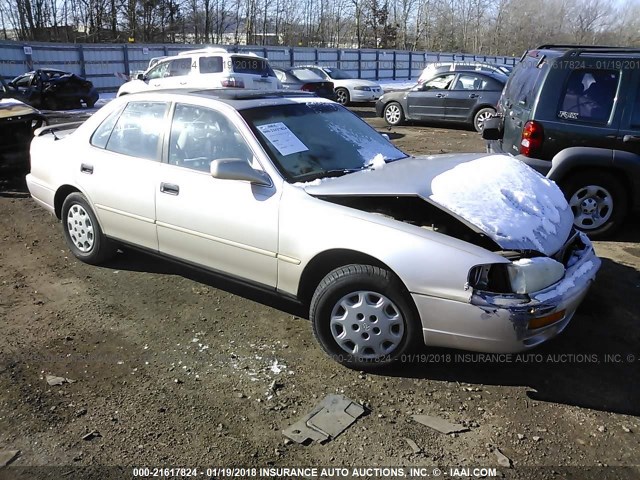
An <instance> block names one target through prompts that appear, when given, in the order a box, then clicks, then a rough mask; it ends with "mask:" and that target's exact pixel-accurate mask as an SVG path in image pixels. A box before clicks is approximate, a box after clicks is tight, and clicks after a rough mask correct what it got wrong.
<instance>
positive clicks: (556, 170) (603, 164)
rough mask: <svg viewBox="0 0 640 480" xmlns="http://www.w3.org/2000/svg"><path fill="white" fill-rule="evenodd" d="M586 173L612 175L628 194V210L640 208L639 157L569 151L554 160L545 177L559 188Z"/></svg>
mask: <svg viewBox="0 0 640 480" xmlns="http://www.w3.org/2000/svg"><path fill="white" fill-rule="evenodd" d="M586 172H592V173H595V174H597V173H601V172H607V173H609V174H611V175H613V176H614V177H615V178H616V180H618V181H619V182H620V183H621V185H622V186H623V187H624V188H625V190H626V192H627V194H628V195H627V201H628V207H629V209H633V208H636V209H637V208H639V207H640V161H638V155H635V154H633V153H630V152H623V151H618V150H609V149H604V148H589V147H571V148H567V149H565V150H562V151H561V152H560V153H558V154H557V155H556V156H555V157H554V158H553V160H552V167H551V170H550V171H549V173H548V174H547V177H548V178H550V179H551V180H553V181H554V182H556V183H558V184H559V185H562V184H564V183H566V182H567V180H568V179H569V178H571V177H572V176H574V175H576V174H578V173H580V174H582V173H586Z"/></svg>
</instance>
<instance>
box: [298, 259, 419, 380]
mask: <svg viewBox="0 0 640 480" xmlns="http://www.w3.org/2000/svg"><path fill="white" fill-rule="evenodd" d="M309 318H310V320H311V324H312V326H313V334H314V336H315V337H316V339H317V340H318V342H319V343H320V345H321V346H322V348H323V349H324V351H325V352H326V353H327V354H328V355H329V356H330V357H332V358H333V359H334V360H336V361H337V362H338V363H341V364H342V365H344V366H346V367H349V368H353V369H358V370H363V369H373V368H380V367H384V366H387V365H389V364H392V363H394V362H396V361H397V360H399V359H400V358H401V357H402V356H403V355H404V354H405V353H407V352H408V351H410V350H411V349H413V347H414V346H415V345H416V343H417V340H418V339H419V338H422V335H421V328H420V324H419V320H418V316H417V313H416V311H415V306H414V305H413V303H412V302H411V299H410V297H409V295H408V293H407V291H406V289H405V287H404V285H403V284H402V282H401V281H400V279H399V278H398V277H397V276H396V275H395V274H393V273H392V272H390V271H388V270H386V269H383V268H380V267H374V266H372V265H346V266H344V267H340V268H337V269H335V270H333V271H332V272H330V273H329V274H328V275H327V276H326V277H324V279H323V280H322V281H321V282H320V284H319V285H318V287H317V288H316V291H315V293H314V295H313V298H312V300H311V307H310V315H309Z"/></svg>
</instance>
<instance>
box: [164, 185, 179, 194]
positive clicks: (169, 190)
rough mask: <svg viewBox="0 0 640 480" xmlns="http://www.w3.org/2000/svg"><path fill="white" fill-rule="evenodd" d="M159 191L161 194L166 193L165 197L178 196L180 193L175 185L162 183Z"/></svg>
mask: <svg viewBox="0 0 640 480" xmlns="http://www.w3.org/2000/svg"><path fill="white" fill-rule="evenodd" d="M160 191H161V192H162V193H166V194H167V195H178V194H179V193H180V186H179V185H176V184H175V183H164V182H162V183H161V184H160Z"/></svg>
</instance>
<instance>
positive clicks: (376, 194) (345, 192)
mask: <svg viewBox="0 0 640 480" xmlns="http://www.w3.org/2000/svg"><path fill="white" fill-rule="evenodd" d="M52 132H53V133H55V134H53V133H52ZM31 158H32V160H31V162H32V167H31V173H30V174H29V175H28V176H27V185H28V188H29V191H30V192H31V195H32V197H33V199H34V200H35V201H36V202H37V203H38V204H40V205H41V206H43V207H44V208H46V209H47V210H49V211H50V212H52V213H54V214H55V215H56V216H57V217H58V218H60V219H61V220H62V227H63V232H64V236H65V239H66V241H67V243H68V245H69V248H70V249H71V251H72V252H73V254H74V255H75V256H76V257H77V258H79V259H80V260H82V261H84V262H87V263H92V264H98V263H102V262H104V261H106V260H107V259H108V258H109V257H111V256H112V255H113V254H114V253H115V252H116V248H117V247H118V246H120V245H124V246H129V247H134V248H137V249H141V250H144V251H148V252H150V253H152V254H155V255H161V256H165V257H168V258H171V259H173V260H175V261H181V262H183V263H186V264H190V265H196V266H198V267H202V268H206V269H210V270H212V271H215V272H218V273H220V274H224V275H226V276H229V277H232V278H236V279H242V280H243V281H244V282H245V283H246V282H248V283H252V284H254V285H257V286H259V287H261V288H266V289H268V290H270V291H272V292H278V293H280V294H282V295H284V296H287V297H290V298H294V299H297V300H298V301H300V302H302V303H303V304H305V305H307V306H308V307H309V316H310V320H311V324H312V327H313V332H314V334H315V336H316V338H317V339H318V341H319V343H320V345H321V346H322V347H323V349H324V350H325V351H326V352H327V353H328V354H329V355H331V357H332V358H333V359H335V360H337V361H338V362H340V363H342V364H344V365H347V366H349V367H353V368H358V369H362V368H375V367H381V366H384V365H388V364H390V363H392V362H394V361H397V360H403V359H405V360H406V358H407V357H406V356H405V354H407V353H408V352H410V351H411V350H412V349H413V348H414V347H417V346H419V345H425V344H426V345H431V346H445V347H454V348H462V349H468V350H477V351H485V352H515V351H520V350H527V349H530V348H533V347H535V346H536V345H539V344H540V343H542V342H544V341H546V340H549V339H550V338H553V337H554V336H556V335H557V334H559V333H560V332H561V331H562V330H564V328H565V327H566V326H567V324H568V323H569V321H570V320H571V318H572V317H573V315H574V313H575V311H576V308H577V307H578V305H579V304H580V302H581V301H582V299H583V298H584V296H585V295H586V293H587V289H588V288H589V286H590V284H591V283H592V281H593V279H594V277H595V274H596V272H597V270H598V268H599V265H600V261H599V259H598V258H597V257H596V256H595V254H594V251H593V248H592V246H591V244H590V243H589V240H588V239H587V237H586V236H585V235H583V234H579V233H576V232H575V231H574V230H573V228H572V218H573V217H572V215H571V211H570V209H569V206H568V205H567V202H566V201H565V199H564V197H563V196H562V193H561V192H560V190H559V189H558V188H557V187H556V185H555V184H554V183H553V182H550V181H548V180H547V179H545V178H544V177H542V176H541V175H539V174H538V173H536V172H535V171H533V170H532V169H530V168H528V167H527V166H526V165H524V164H522V163H521V162H519V161H517V160H514V159H512V158H510V157H508V156H505V155H501V156H486V155H485V154H458V155H445V156H439V157H410V156H408V155H406V154H405V153H403V152H402V151H400V150H399V149H398V148H396V147H395V146H394V145H393V144H392V143H390V142H389V141H388V140H387V139H386V138H385V137H384V136H383V135H381V134H379V133H378V132H376V131H375V130H374V129H373V128H372V127H370V126H369V125H368V124H367V123H365V122H364V121H363V120H361V119H360V118H359V117H357V116H356V115H354V114H353V113H351V112H350V111H349V110H347V109H346V108H344V107H343V106H341V105H339V104H337V103H335V102H331V101H329V100H326V99H323V98H318V97H314V96H310V95H309V94H304V93H302V92H300V93H298V92H284V91H281V92H259V91H248V90H247V91H243V90H232V89H225V90H223V89H218V90H209V91H203V90H195V91H194V90H191V91H189V90H186V89H182V90H163V91H151V92H144V93H139V94H136V95H131V96H125V97H120V98H118V99H116V100H114V101H112V102H110V103H109V104H108V105H107V106H105V107H103V108H102V109H100V110H99V111H98V112H97V113H95V114H94V115H93V116H92V117H91V118H89V119H88V120H87V121H86V122H85V123H83V124H82V125H81V126H79V127H78V128H77V129H76V130H75V131H72V130H68V127H65V126H62V127H55V126H54V127H45V128H43V129H40V130H39V131H38V132H37V137H36V138H35V139H34V141H33V142H32V146H31Z"/></svg>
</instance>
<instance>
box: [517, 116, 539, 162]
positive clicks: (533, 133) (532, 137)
mask: <svg viewBox="0 0 640 480" xmlns="http://www.w3.org/2000/svg"><path fill="white" fill-rule="evenodd" d="M543 141H544V130H543V128H542V125H540V124H539V123H538V122H535V121H533V120H529V121H528V122H527V123H525V124H524V128H523V129H522V140H521V141H520V153H521V154H522V155H524V156H526V157H534V156H535V155H536V153H538V152H539V151H540V149H541V148H542V142H543Z"/></svg>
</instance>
